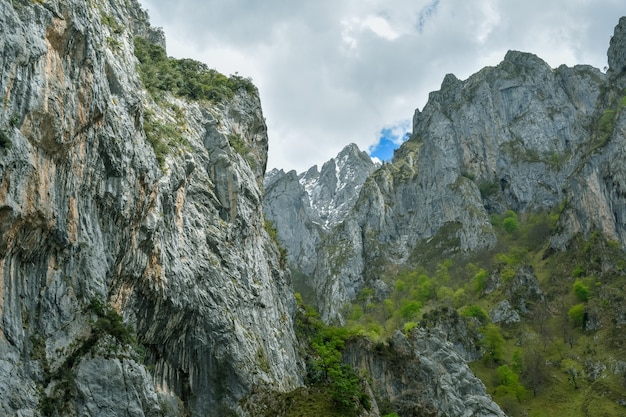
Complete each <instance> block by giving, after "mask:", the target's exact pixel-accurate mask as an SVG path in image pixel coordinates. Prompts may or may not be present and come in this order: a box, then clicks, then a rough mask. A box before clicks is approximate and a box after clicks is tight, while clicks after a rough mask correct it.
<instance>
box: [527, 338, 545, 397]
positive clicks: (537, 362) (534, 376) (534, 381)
mask: <svg viewBox="0 0 626 417" xmlns="http://www.w3.org/2000/svg"><path fill="white" fill-rule="evenodd" d="M523 362H524V369H523V371H522V380H523V381H524V384H526V386H528V387H529V388H530V389H532V390H533V396H534V397H536V396H537V393H538V392H539V391H540V390H541V389H542V388H543V387H544V386H545V385H546V384H547V382H548V369H547V367H546V360H545V358H544V357H543V355H542V354H541V352H540V351H539V350H538V349H529V350H528V351H526V352H525V353H524V356H523Z"/></svg>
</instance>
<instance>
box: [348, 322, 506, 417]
mask: <svg viewBox="0 0 626 417" xmlns="http://www.w3.org/2000/svg"><path fill="white" fill-rule="evenodd" d="M444 337H445V336H444V335H443V334H440V333H439V332H437V331H436V330H426V329H415V330H413V331H412V332H411V333H410V334H409V336H408V337H406V336H404V335H403V334H402V333H400V332H396V333H395V334H394V336H393V337H392V338H391V339H390V340H389V344H388V346H382V345H376V344H374V343H372V342H370V341H368V340H367V339H356V340H355V341H352V342H351V343H349V344H348V345H347V346H346V351H345V352H344V358H345V360H346V361H347V362H348V363H350V364H351V365H352V366H354V367H358V368H361V369H366V370H367V373H368V375H369V376H370V377H371V379H372V381H373V382H372V385H373V390H374V393H375V395H376V396H377V398H379V401H380V402H384V403H387V404H389V403H390V404H393V406H392V408H393V411H394V412H396V413H398V415H401V416H432V417H436V416H441V417H443V416H480V417H504V416H505V414H504V413H503V412H502V411H501V410H500V407H498V405H497V404H496V403H494V402H493V401H492V400H491V398H490V397H489V396H488V395H487V394H486V392H485V386H484V385H483V383H482V382H481V381H480V380H479V379H478V378H477V377H476V376H474V374H473V373H472V371H471V370H470V369H469V367H468V366H467V364H466V362H465V360H464V359H463V358H462V357H461V356H460V355H459V354H458V353H457V351H456V350H455V348H454V347H453V346H452V344H451V343H449V342H445V341H444Z"/></svg>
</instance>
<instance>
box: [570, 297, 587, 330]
mask: <svg viewBox="0 0 626 417" xmlns="http://www.w3.org/2000/svg"><path fill="white" fill-rule="evenodd" d="M586 316H587V311H586V307H585V304H584V303H580V304H576V305H575V306H573V307H572V308H570V309H569V310H568V312H567V317H569V319H570V321H571V322H572V324H573V325H574V326H575V327H582V326H583V325H584V324H585V317H586Z"/></svg>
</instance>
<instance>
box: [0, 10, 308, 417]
mask: <svg viewBox="0 0 626 417" xmlns="http://www.w3.org/2000/svg"><path fill="white" fill-rule="evenodd" d="M134 35H139V36H143V37H147V38H148V39H149V40H150V41H152V42H155V43H157V44H161V45H163V44H164V42H163V39H162V33H161V32H159V31H158V30H156V29H153V28H151V27H150V25H149V22H148V20H147V16H146V14H145V12H144V11H143V10H142V9H141V7H140V6H139V4H138V3H137V2H135V1H132V0H131V1H118V0H104V1H99V2H85V1H82V0H50V1H46V2H30V1H27V0H14V1H12V2H0V68H1V71H0V91H2V92H3V93H2V94H3V111H2V112H0V130H1V131H2V138H1V139H2V140H1V141H0V297H1V299H0V316H1V317H2V322H1V330H2V332H1V333H0V350H1V351H2V355H1V356H0V363H1V365H0V372H1V373H2V375H3V377H2V378H0V391H1V392H2V393H7V395H0V407H4V408H3V413H6V414H7V415H16V414H18V413H19V414H21V415H28V413H34V414H37V410H38V407H40V406H41V405H40V404H42V401H44V400H45V401H47V402H45V404H44V405H45V406H46V407H48V406H50V407H52V408H54V407H55V406H54V404H56V403H54V400H55V399H54V398H52V399H50V400H46V399H45V398H46V395H47V394H46V395H44V394H42V392H41V391H40V390H38V389H37V386H38V385H39V386H42V387H43V391H45V392H47V393H49V394H50V395H56V394H55V393H58V390H57V389H56V388H55V387H58V386H60V384H62V383H63V378H61V374H60V373H59V372H60V371H59V370H60V369H61V370H66V371H67V374H68V375H69V374H72V375H75V376H76V378H77V381H76V382H77V384H78V385H77V391H76V392H73V391H72V392H70V396H69V397H68V398H63V404H67V406H68V407H70V408H72V409H74V410H79V411H80V415H83V416H89V415H155V414H156V413H157V411H159V410H160V408H159V403H158V401H157V402H156V403H155V401H154V399H155V398H156V397H154V392H159V393H161V392H167V393H172V395H176V396H178V397H179V398H180V399H181V400H182V402H183V404H184V413H188V414H190V415H194V416H200V415H201V416H205V415H225V414H227V413H228V412H229V410H231V409H233V408H234V407H235V406H236V403H237V401H238V400H239V399H240V398H241V397H243V396H244V395H246V394H247V393H248V392H249V391H250V390H251V389H252V387H253V386H257V385H266V386H269V387H271V389H274V390H278V391H289V390H292V389H294V388H295V387H297V386H299V385H301V383H302V380H301V375H302V372H301V369H302V367H303V365H302V361H301V359H300V358H299V355H298V354H297V351H296V348H295V346H296V339H295V334H294V331H293V320H292V315H293V314H294V312H295V300H294V298H293V295H292V292H291V289H290V287H289V285H288V284H287V282H286V279H285V276H284V270H283V268H282V266H281V262H280V257H279V251H278V249H277V247H276V245H275V243H274V242H273V241H272V239H271V238H270V236H269V234H268V233H267V232H266V230H265V228H264V217H263V212H262V205H261V201H262V195H263V191H262V180H263V175H264V171H265V165H266V161H267V142H268V140H267V133H266V126H265V122H264V119H263V114H262V111H261V106H260V102H259V98H258V95H257V94H255V93H254V92H248V91H245V90H244V89H240V90H238V91H236V92H235V93H234V97H233V98H232V99H231V100H227V101H224V102H221V103H216V104H212V103H210V102H207V101H204V102H194V101H189V100H185V99H180V98H175V97H173V96H171V95H169V94H167V93H164V94H163V96H162V97H161V98H160V101H159V102H158V103H157V102H155V101H154V100H153V99H152V98H151V97H150V96H149V95H148V94H147V93H146V92H145V91H144V90H143V88H142V84H141V82H140V79H139V76H138V74H137V69H136V67H137V59H136V58H135V56H134V53H133V48H134V44H133V36H134ZM167 125H169V126H178V127H177V129H178V128H180V132H181V135H183V136H184V141H183V143H175V144H174V143H172V144H171V145H169V146H168V147H167V149H166V150H165V151H163V150H162V149H161V150H159V151H160V152H163V154H164V155H163V156H164V161H163V164H162V166H160V165H161V164H159V163H158V162H157V159H156V157H155V156H156V155H155V150H154V148H153V146H152V145H151V143H150V141H149V140H148V137H147V136H146V133H145V130H147V127H152V130H153V131H154V129H155V126H157V127H158V126H161V127H162V126H167ZM183 126H184V130H183ZM144 128H145V129H144ZM234 137H236V138H237V140H238V141H239V142H237V143H231V142H233V141H234V139H232V138H234ZM165 140H172V138H169V137H168V138H165ZM236 145H239V146H236ZM94 299H101V300H107V301H108V302H110V303H112V305H114V306H115V309H116V311H117V312H119V313H120V314H121V315H123V317H124V319H125V320H126V322H127V323H130V324H132V325H133V326H134V328H135V329H136V333H137V338H138V341H139V343H140V344H142V345H143V346H144V347H145V350H146V360H147V362H148V363H149V364H150V369H152V370H153V372H152V374H150V373H147V372H146V370H145V368H144V367H143V365H140V364H137V363H134V362H132V361H129V360H117V359H111V358H107V357H106V356H103V355H99V354H97V353H94V352H93V348H92V349H87V348H88V347H89V343H91V342H90V341H91V340H92V339H91V338H92V337H95V336H94V329H93V320H95V318H94V317H90V314H91V313H89V308H90V307H89V306H90V303H91V301H92V300H94ZM87 342H89V343H87ZM85 343H87V344H85ZM81 346H82V347H85V346H86V347H85V348H84V349H85V350H87V351H83V349H82V348H81ZM90 355H91V356H90ZM94 355H95V356H94ZM18 358H22V359H18ZM81 358H84V359H81ZM98 370H100V371H101V373H100V374H98V372H97V371H98ZM66 371H64V372H66ZM122 382H126V384H124V383H122ZM155 386H156V391H154V387H155ZM151 387H152V388H151ZM168 401H169V400H168ZM170 402H171V401H170ZM176 402H177V400H176V401H174V403H176ZM155 404H156V405H155ZM57 408H58V407H57ZM122 409H124V410H126V411H124V413H127V414H123V412H122ZM105 410H106V411H105ZM207 410H212V411H207ZM57 411H58V410H57ZM161 411H162V410H161ZM161 411H159V412H161ZM178 411H180V412H183V410H178ZM173 413H174V414H177V412H176V410H174V411H173Z"/></svg>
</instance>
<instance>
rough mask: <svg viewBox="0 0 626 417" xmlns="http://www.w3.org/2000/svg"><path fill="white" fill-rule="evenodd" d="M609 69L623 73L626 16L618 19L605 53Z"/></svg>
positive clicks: (625, 65)
mask: <svg viewBox="0 0 626 417" xmlns="http://www.w3.org/2000/svg"><path fill="white" fill-rule="evenodd" d="M607 57H608V61H609V71H610V72H611V73H617V74H620V73H623V72H624V70H625V69H626V17H622V18H620V20H619V23H618V24H617V26H615V31H614V34H613V37H612V38H611V43H610V46H609V51H608V53H607Z"/></svg>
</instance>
